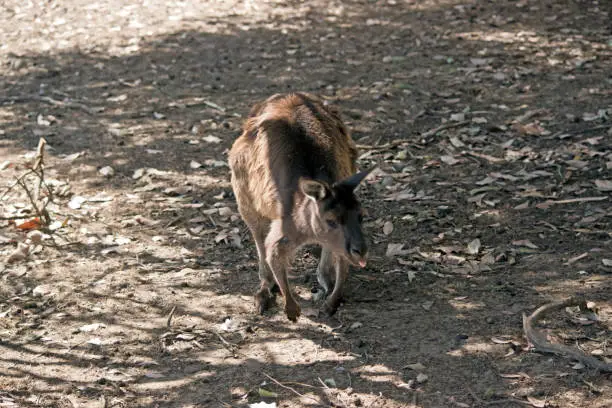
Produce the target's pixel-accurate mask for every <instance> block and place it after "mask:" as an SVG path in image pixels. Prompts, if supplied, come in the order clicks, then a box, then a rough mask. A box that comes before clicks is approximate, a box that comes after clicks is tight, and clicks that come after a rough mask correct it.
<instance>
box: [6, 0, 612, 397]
mask: <svg viewBox="0 0 612 408" xmlns="http://www.w3.org/2000/svg"><path fill="white" fill-rule="evenodd" d="M611 21H612V3H610V2H608V1H603V0H600V1H591V0H541V1H535V0H519V1H510V0H495V1H476V0H461V1H459V0H437V1H436V0H430V1H417V0H404V1H402V0H387V1H375V0H368V1H366V0H360V1H333V0H332V1H329V2H323V1H309V2H300V1H282V0H266V1H235V0H228V1H223V2H219V1H193V2H190V1H161V0H142V1H130V2H125V1H119V0H102V1H95V0H89V1H83V0H65V1H52V0H44V1H42V0H40V1H20V0H19V1H18V0H5V1H2V2H1V3H0V40H1V41H0V197H1V198H0V217H3V218H11V219H8V220H7V219H3V220H1V221H0V407H96V408H98V407H185V408H186V407H247V406H249V405H250V404H257V403H263V404H261V405H260V406H265V407H272V406H278V407H311V406H312V407H314V406H334V407H372V408H375V407H388V408H394V407H423V408H425V407H478V406H487V405H493V404H494V405H495V406H498V407H514V406H533V407H559V408H561V407H562V408H569V407H590V408H596V407H599V408H603V407H610V406H612V386H611V383H612V382H611V381H610V380H611V377H610V374H609V373H607V374H606V373H598V372H596V371H595V370H592V369H590V368H589V367H585V366H584V364H581V363H579V362H577V361H575V360H572V359H570V358H565V357H562V356H556V355H551V354H544V353H540V352H536V351H535V350H533V348H531V347H530V346H529V344H528V342H527V340H526V338H525V337H524V335H523V328H522V315H523V313H527V314H529V313H531V312H533V311H534V310H535V309H536V308H537V307H539V306H541V305H544V304H546V303H548V302H551V301H555V300H559V299H563V298H565V297H567V296H573V295H581V296H584V298H585V299H586V300H587V301H589V302H592V303H589V307H590V308H591V309H592V310H593V311H595V312H596V313H597V316H598V319H597V320H593V319H587V318H585V316H587V315H585V314H583V313H579V311H578V310H577V309H575V308H569V309H566V310H559V311H557V312H555V313H553V314H552V315H551V316H550V317H547V318H545V319H544V320H542V321H541V322H540V323H539V327H540V329H541V330H543V331H544V332H545V333H546V334H548V335H549V339H550V340H551V341H553V342H556V343H560V344H565V345H568V346H572V347H576V348H580V349H582V350H583V351H584V353H586V354H591V355H593V356H594V357H595V358H597V359H600V360H604V361H607V362H608V363H609V362H610V359H612V348H611V347H610V341H611V336H610V327H611V324H612V301H611V297H610V293H611V288H612V283H611V281H612V276H611V273H612V260H611V258H612V255H611V250H612V239H611V231H612V228H611V223H610V217H611V215H612V208H611V206H610V191H611V190H612V182H611V180H612V176H611V169H612V151H611V149H610V147H611V140H612V131H611V126H612V122H611V119H610V117H611V116H612V23H611ZM292 90H303V91H309V92H315V93H318V94H320V95H321V96H323V97H324V98H326V99H328V100H329V101H330V102H333V103H334V104H336V105H337V106H338V107H339V108H340V109H341V111H342V113H343V117H344V118H345V120H346V122H347V124H348V125H349V127H350V128H351V129H352V131H353V137H354V139H355V140H356V141H357V143H358V144H359V145H360V147H361V150H360V154H361V157H360V160H359V165H360V166H361V167H363V168H367V167H370V166H372V165H374V164H377V165H378V166H379V169H378V170H377V171H376V172H375V173H374V174H373V176H372V177H371V178H370V179H369V180H368V182H367V183H366V185H365V186H363V187H362V188H361V189H360V191H359V196H360V197H361V198H362V199H363V203H364V207H365V208H366V209H367V211H368V215H367V217H366V230H367V232H368V234H369V236H370V240H371V248H372V255H371V258H370V261H369V264H368V266H367V268H365V269H362V270H353V271H352V274H351V277H350V278H349V281H348V286H347V293H346V296H345V298H346V301H345V303H344V304H343V305H342V306H341V308H340V310H339V312H338V313H337V315H336V316H335V317H334V318H331V319H329V318H328V319H326V318H322V317H318V316H317V314H316V310H317V307H318V304H317V303H316V302H314V301H313V299H312V298H313V296H312V293H313V292H312V289H313V285H314V281H315V280H314V279H313V274H314V269H315V265H316V260H317V256H318V254H317V251H316V249H315V248H306V249H305V250H303V251H301V252H300V254H299V256H298V258H297V259H296V262H295V265H294V266H295V267H294V270H293V272H292V283H293V285H294V286H295V288H296V292H297V293H298V296H299V298H300V302H301V304H302V307H303V309H304V311H305V314H304V315H303V316H302V317H301V318H300V319H299V320H298V322H297V323H291V322H289V321H288V320H287V319H286V318H285V317H284V315H283V313H282V306H281V305H280V302H281V300H280V299H278V302H279V305H278V307H277V308H275V309H274V310H272V311H270V313H268V314H267V315H265V316H258V315H256V314H255V312H254V307H253V297H252V295H253V293H254V292H255V290H256V288H257V284H258V279H257V261H256V251H255V248H254V244H253V242H252V240H251V237H250V236H249V235H248V232H247V230H246V227H245V225H244V224H243V222H242V221H241V220H240V218H239V216H238V214H237V212H236V211H237V210H236V205H235V202H234V199H233V196H232V193H231V188H230V185H229V171H228V168H227V164H226V163H227V156H226V154H227V149H228V148H229V146H230V145H231V143H232V141H233V140H234V138H235V137H236V136H237V135H238V134H239V132H240V126H241V123H242V120H243V118H244V117H245V116H246V114H247V113H248V111H249V108H250V107H251V106H252V104H254V103H255V102H257V101H259V100H261V99H263V98H266V97H268V96H269V95H271V94H274V93H277V92H287V91H292ZM439 127H442V128H439ZM41 137H42V138H44V139H45V140H46V141H47V150H46V161H45V180H46V182H47V185H49V186H50V188H52V189H53V192H54V194H53V201H52V202H50V203H48V204H47V207H46V209H47V211H48V212H49V216H50V221H51V224H50V225H46V226H44V229H43V231H44V232H45V235H44V236H43V240H42V241H41V243H42V245H35V243H31V244H30V247H29V248H30V253H29V256H27V258H26V259H20V260H17V261H16V262H10V263H9V262H8V260H9V257H10V255H11V254H12V253H14V251H15V250H16V249H18V244H21V245H22V246H23V245H24V243H26V233H27V231H24V230H23V229H24V227H25V226H24V225H22V223H23V222H25V221H28V220H31V219H32V218H34V217H35V215H36V214H35V213H34V211H33V209H32V205H31V203H30V201H29V199H28V198H27V196H26V194H25V190H24V189H23V188H21V187H20V186H19V185H15V181H16V180H17V178H18V177H19V176H20V175H21V174H23V173H24V172H25V171H27V169H28V168H29V167H31V166H32V162H33V157H34V153H35V150H36V147H37V145H38V143H39V140H40V138H41ZM109 167H110V169H109ZM24 182H25V180H24ZM28 185H29V184H27V183H26V187H28ZM11 187H12V188H11ZM43 187H44V186H43ZM42 191H43V193H44V192H45V191H47V190H46V189H45V188H42ZM44 195H45V194H42V196H43V197H42V200H46V199H47V198H46V197H44ZM37 203H38V205H40V206H42V205H44V204H43V201H40V200H39V201H37ZM19 226H21V228H19ZM30 241H31V239H30ZM30 241H27V242H30ZM11 260H13V259H11ZM591 317H592V316H591ZM264 404H267V405H264ZM255 406H257V405H255Z"/></svg>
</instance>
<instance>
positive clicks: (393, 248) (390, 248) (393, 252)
mask: <svg viewBox="0 0 612 408" xmlns="http://www.w3.org/2000/svg"><path fill="white" fill-rule="evenodd" d="M403 248H404V244H389V245H387V252H386V253H385V256H389V257H391V256H397V255H405V254H407V253H408V250H405V249H403Z"/></svg>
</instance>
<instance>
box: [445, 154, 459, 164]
mask: <svg viewBox="0 0 612 408" xmlns="http://www.w3.org/2000/svg"><path fill="white" fill-rule="evenodd" d="M440 160H441V161H442V162H444V163H446V164H448V165H449V166H452V165H453V164H457V163H459V160H457V159H455V157H454V156H440Z"/></svg>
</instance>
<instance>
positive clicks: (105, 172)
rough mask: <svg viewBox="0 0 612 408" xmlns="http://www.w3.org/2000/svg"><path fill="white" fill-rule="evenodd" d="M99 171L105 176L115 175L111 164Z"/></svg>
mask: <svg viewBox="0 0 612 408" xmlns="http://www.w3.org/2000/svg"><path fill="white" fill-rule="evenodd" d="M98 173H100V174H101V175H103V176H104V177H112V176H114V175H115V170H114V169H113V168H112V167H111V166H104V167H102V168H101V169H100V170H98Z"/></svg>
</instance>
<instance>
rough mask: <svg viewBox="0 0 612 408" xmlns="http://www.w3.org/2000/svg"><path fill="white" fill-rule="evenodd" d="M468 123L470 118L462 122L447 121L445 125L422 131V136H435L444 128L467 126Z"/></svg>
mask: <svg viewBox="0 0 612 408" xmlns="http://www.w3.org/2000/svg"><path fill="white" fill-rule="evenodd" d="M468 123H470V121H469V120H463V121H461V122H453V123H445V124H443V125H440V126H438V127H437V128H433V129H431V130H428V131H427V132H424V133H421V137H430V136H435V134H436V133H438V132H441V131H443V130H447V129H453V128H456V127H461V126H465V125H467V124H468Z"/></svg>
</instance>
